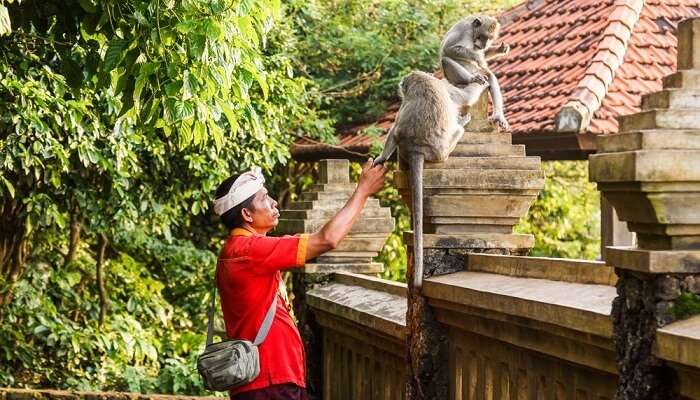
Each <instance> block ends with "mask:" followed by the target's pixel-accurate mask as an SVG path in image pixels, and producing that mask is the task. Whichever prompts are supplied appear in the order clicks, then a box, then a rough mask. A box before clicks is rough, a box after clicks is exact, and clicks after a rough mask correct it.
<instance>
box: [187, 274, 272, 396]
mask: <svg viewBox="0 0 700 400" xmlns="http://www.w3.org/2000/svg"><path fill="white" fill-rule="evenodd" d="M216 293H217V288H216V284H214V296H213V298H212V299H211V307H209V325H208V327H207V346H206V348H205V349H204V353H202V354H201V355H200V356H199V358H198V359H197V370H198V371H199V375H201V376H202V381H204V387H205V388H207V389H208V390H214V391H226V390H229V389H234V388H237V387H239V386H243V385H245V384H247V383H249V382H251V381H253V380H254V379H255V378H257V377H258V374H260V355H259V354H258V346H259V345H260V344H261V343H262V342H263V341H265V338H266V337H267V333H268V332H269V331H270V327H271V326H272V320H273V319H274V318H275V310H276V308H277V292H276V291H275V295H274V296H273V298H272V304H270V308H269V309H268V310H267V314H265V319H264V320H263V322H262V325H260V330H258V334H257V335H256V336H255V340H254V341H253V342H251V341H250V340H244V339H229V340H224V341H221V342H218V343H212V340H213V336H214V309H215V307H216Z"/></svg>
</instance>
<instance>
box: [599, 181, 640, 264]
mask: <svg viewBox="0 0 700 400" xmlns="http://www.w3.org/2000/svg"><path fill="white" fill-rule="evenodd" d="M635 240H636V238H635V237H634V233H632V232H630V231H629V229H627V224H626V223H625V222H623V221H620V218H619V217H618V216H617V211H615V208H613V206H612V204H610V202H609V201H608V200H607V199H606V198H605V196H603V195H602V194H601V195H600V257H601V258H602V259H605V249H606V248H607V247H608V246H634V243H635Z"/></svg>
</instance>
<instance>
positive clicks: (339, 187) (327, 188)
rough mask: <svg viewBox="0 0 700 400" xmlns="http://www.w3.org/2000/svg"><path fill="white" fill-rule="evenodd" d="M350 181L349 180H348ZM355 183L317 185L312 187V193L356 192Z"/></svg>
mask: <svg viewBox="0 0 700 400" xmlns="http://www.w3.org/2000/svg"><path fill="white" fill-rule="evenodd" d="M348 179H349V178H348ZM354 189H355V184H354V183H316V184H313V185H311V190H310V191H311V192H329V193H330V192H347V191H348V190H354Z"/></svg>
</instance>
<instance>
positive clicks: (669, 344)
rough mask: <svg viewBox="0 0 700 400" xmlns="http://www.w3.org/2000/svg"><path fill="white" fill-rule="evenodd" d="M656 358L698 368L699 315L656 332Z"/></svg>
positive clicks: (699, 359)
mask: <svg viewBox="0 0 700 400" xmlns="http://www.w3.org/2000/svg"><path fill="white" fill-rule="evenodd" d="M655 353H656V356H657V357H659V358H662V359H664V360H667V361H672V362H675V363H679V364H684V365H689V366H692V367H695V368H700V315H697V316H694V317H691V318H688V319H686V320H683V321H678V322H674V323H672V324H670V325H667V326H665V327H663V328H660V329H659V330H657V331H656V348H655Z"/></svg>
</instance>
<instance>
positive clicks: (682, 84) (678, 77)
mask: <svg viewBox="0 0 700 400" xmlns="http://www.w3.org/2000/svg"><path fill="white" fill-rule="evenodd" d="M664 88H668V89H681V88H684V89H700V70H679V71H678V72H675V73H673V74H671V75H669V76H667V77H665V78H664Z"/></svg>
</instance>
